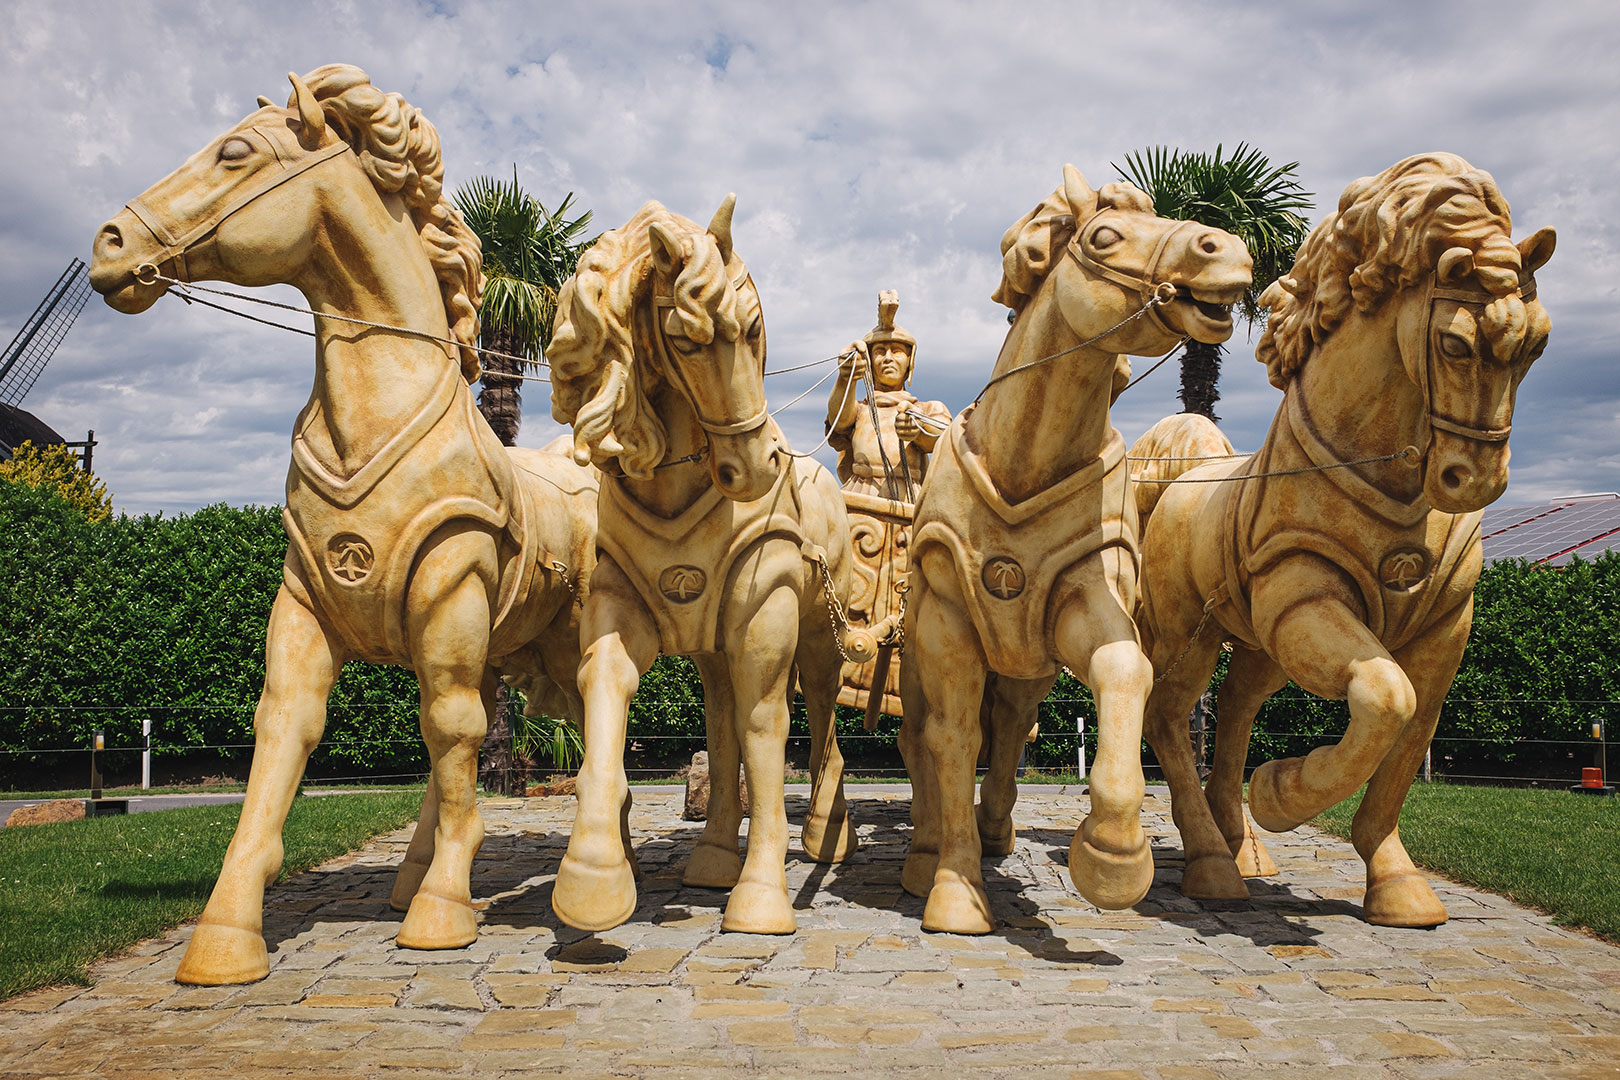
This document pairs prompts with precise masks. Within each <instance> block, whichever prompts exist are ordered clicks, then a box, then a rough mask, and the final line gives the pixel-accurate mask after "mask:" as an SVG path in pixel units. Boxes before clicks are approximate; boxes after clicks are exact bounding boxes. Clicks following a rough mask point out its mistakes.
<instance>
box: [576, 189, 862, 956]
mask: <svg viewBox="0 0 1620 1080" xmlns="http://www.w3.org/2000/svg"><path fill="white" fill-rule="evenodd" d="M734 204H735V197H733V196H728V197H727V198H726V200H725V201H724V202H723V203H722V205H721V207H720V209H719V211H718V212H717V213H716V214H715V215H714V220H713V221H712V222H711V223H710V224H709V226H708V228H707V229H705V228H704V227H703V226H700V225H697V224H695V223H694V222H691V221H688V220H687V219H686V218H683V217H681V216H679V215H677V214H673V213H671V212H670V211H668V210H666V209H665V208H664V207H663V206H661V205H659V204H658V203H656V202H649V203H647V204H646V205H645V206H643V207H642V208H641V209H640V210H638V211H637V212H636V214H635V216H634V217H632V218H631V219H630V221H629V222H628V223H626V224H625V226H624V227H623V228H620V229H614V230H612V231H610V232H608V233H605V234H604V235H603V236H602V237H601V239H599V240H598V241H597V242H596V244H595V245H594V246H593V247H592V248H591V249H590V250H589V251H587V252H586V253H585V255H584V256H583V257H582V258H581V260H580V263H579V269H578V271H577V272H576V273H575V275H574V276H573V277H572V278H570V279H569V280H568V281H567V282H566V283H564V285H563V288H562V291H561V293H560V294H559V298H558V305H557V321H556V325H555V328H554V333H553V335H552V342H551V346H550V348H549V349H548V350H547V357H548V359H549V361H550V363H551V372H552V399H551V410H552V416H553V417H555V418H556V419H557V421H558V422H560V423H565V424H571V425H572V426H573V429H574V458H575V460H576V461H579V462H581V463H584V462H588V461H594V462H595V463H596V465H597V466H598V467H600V468H601V470H602V472H603V478H602V494H601V502H600V505H599V519H600V528H599V531H598V534H597V546H598V550H599V559H600V561H599V562H598V563H597V567H596V572H595V575H594V577H593V578H592V583H591V594H590V598H589V599H588V600H587V601H586V604H585V611H584V616H583V619H582V623H581V635H580V642H581V647H582V649H583V652H584V659H583V660H582V661H581V663H580V668H579V685H580V689H581V692H582V693H583V695H584V699H585V760H584V763H583V765H582V766H581V767H580V772H579V780H578V788H577V796H578V800H579V804H578V811H577V814H576V816H575V819H574V829H573V834H572V835H571V837H570V838H569V842H568V852H567V854H566V855H565V856H564V857H563V860H562V865H561V866H560V867H559V869H558V872H557V882H556V888H555V890H554V893H553V898H552V907H553V908H554V909H555V911H556V912H557V915H558V916H559V917H560V918H561V919H562V920H563V921H564V922H566V923H568V924H569V925H570V926H574V927H577V928H579V929H583V930H603V929H606V928H608V927H612V926H616V925H618V924H619V923H621V922H623V921H625V920H626V919H627V918H629V917H630V914H631V912H632V911H634V909H635V905H636V886H635V877H634V875H635V866H634V854H633V852H632V851H631V848H630V838H629V831H628V828H627V826H626V824H625V822H626V818H627V815H628V813H629V808H630V791H629V788H628V786H627V784H626V780H625V773H624V741H625V726H626V723H627V716H628V708H629V703H630V698H631V695H633V694H634V693H635V691H636V684H637V681H638V680H639V679H640V677H641V675H642V674H643V673H645V672H646V671H647V669H648V668H649V667H650V666H651V665H652V662H653V660H654V659H655V658H656V656H657V654H658V653H659V652H660V651H662V652H665V653H668V654H671V655H684V656H691V657H692V658H693V659H694V660H695V661H696V663H697V667H698V671H699V673H700V674H701V676H702V680H703V696H704V705H705V712H706V717H707V734H708V746H709V755H710V756H709V760H710V764H711V772H710V775H711V778H712V784H713V788H712V798H711V802H710V804H709V816H708V821H707V824H706V825H705V827H704V830H703V833H702V835H701V836H700V837H699V839H698V842H697V846H696V848H695V850H694V851H693V853H692V856H691V859H690V860H689V862H688V863H687V866H686V871H685V878H684V880H685V883H686V884H688V885H695V886H705V887H713V888H730V889H731V890H732V891H731V896H730V898H729V900H728V902H727V904H726V911H725V916H724V919H723V921H722V924H721V925H722V927H723V928H724V929H726V930H732V931H742V932H747V933H767V934H785V933H792V932H793V930H794V929H795V926H796V921H795V918H794V914H793V906H792V904H791V902H790V901H789V899H788V892H787V877H786V873H785V871H784V859H785V858H786V855H787V846H788V832H787V817H786V814H785V811H784V805H783V791H782V783H783V767H784V752H785V747H786V741H787V734H788V704H789V698H790V695H791V693H792V690H793V685H794V682H793V679H794V669H795V667H796V668H797V672H798V682H799V685H800V687H801V688H802V690H803V692H804V700H805V707H806V710H807V712H808V715H809V721H810V729H811V740H812V741H811V773H812V789H811V796H810V811H809V816H808V818H807V819H806V821H805V824H804V828H803V831H802V842H803V844H804V849H805V851H806V853H807V854H809V855H810V857H811V858H813V859H817V860H820V861H838V860H841V859H844V858H846V857H847V856H848V855H849V854H850V853H851V852H853V851H854V849H855V834H854V831H853V830H852V829H851V827H850V822H849V819H848V815H847V813H846V808H845V802H844V792H843V758H842V756H841V755H840V754H839V751H838V744H837V740H836V738H835V736H834V731H833V703H834V701H835V699H836V698H837V696H838V688H839V681H840V679H839V676H840V669H841V659H840V652H841V648H843V650H844V651H846V652H847V651H848V650H847V648H844V647H843V646H841V644H840V641H839V638H838V636H837V634H836V633H835V630H834V626H833V622H832V617H831V616H832V612H830V611H829V606H831V607H832V608H833V610H834V611H836V610H839V609H840V607H841V605H842V604H843V603H844V601H845V599H846V598H847V596H848V593H849V575H850V563H851V560H852V556H851V554H850V547H849V526H848V523H847V521H846V518H845V513H844V503H843V499H842V498H841V496H840V494H839V490H838V484H837V482H836V481H834V480H833V478H832V476H831V475H830V474H829V473H828V472H827V471H826V470H825V469H824V468H822V467H821V466H819V465H817V464H815V463H814V462H812V461H808V460H805V459H796V458H795V457H794V455H793V454H792V453H791V451H789V449H788V447H787V444H786V440H785V439H784V437H783V436H782V433H781V431H780V430H779V429H778V428H777V426H776V423H775V422H774V421H773V420H772V419H771V416H770V413H769V412H768V411H767V409H766V406H765V391H764V385H763V379H762V376H763V374H764V363H765V326H764V322H763V318H762V312H761V307H760V299H759V293H758V291H757V290H756V289H755V287H754V283H753V279H752V278H751V277H750V276H749V273H748V268H747V266H746V265H744V263H743V261H742V259H741V258H740V257H739V256H738V255H737V254H736V252H735V251H734V250H733V248H732V238H731V216H732V208H733V206H734ZM830 601H831V605H830V604H829V602H830ZM867 659H870V656H868V657H867ZM739 755H740V756H741V759H742V765H743V767H744V769H745V770H746V773H747V781H748V791H749V796H750V803H751V809H750V814H751V816H750V824H749V831H748V858H747V861H746V862H743V861H742V860H741V859H740V858H739V857H738V849H737V844H738V831H739V829H740V827H741V823H742V812H741V804H740V800H739V793H738V790H737V776H738V758H739Z"/></svg>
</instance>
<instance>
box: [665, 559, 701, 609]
mask: <svg viewBox="0 0 1620 1080" xmlns="http://www.w3.org/2000/svg"><path fill="white" fill-rule="evenodd" d="M707 582H708V579H707V578H706V577H705V576H704V574H703V571H702V570H699V569H698V568H697V567H695V566H671V567H669V568H668V569H666V570H665V571H664V572H663V573H662V574H659V575H658V591H659V592H661V593H663V594H664V595H665V596H667V597H669V598H670V599H671V600H673V601H675V602H676V603H677V604H684V603H687V602H688V601H690V600H693V599H695V598H696V597H697V596H698V595H699V594H701V593H702V592H703V586H704V585H705V584H707Z"/></svg>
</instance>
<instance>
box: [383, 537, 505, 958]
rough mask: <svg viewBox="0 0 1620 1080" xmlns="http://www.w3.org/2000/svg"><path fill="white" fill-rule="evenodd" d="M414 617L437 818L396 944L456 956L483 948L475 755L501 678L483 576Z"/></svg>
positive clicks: (424, 573) (431, 564)
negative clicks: (492, 660)
mask: <svg viewBox="0 0 1620 1080" xmlns="http://www.w3.org/2000/svg"><path fill="white" fill-rule="evenodd" d="M464 547H465V545H463V544H461V543H455V542H451V543H447V544H445V545H444V546H443V547H441V548H439V549H438V550H436V551H434V552H433V553H432V554H430V555H429V556H428V558H427V559H424V560H423V563H422V565H421V566H419V567H418V570H417V574H418V576H419V577H429V576H430V575H431V574H432V571H433V569H434V568H435V565H444V563H445V562H449V563H451V564H452V565H453V564H454V560H455V556H456V554H457V552H458V550H459V549H463V548H464ZM441 552H442V553H443V554H442V556H441V554H440V553H441ZM441 559H442V560H443V561H442V562H441ZM415 608H416V605H415V604H412V605H411V606H410V608H408V609H407V613H406V632H407V634H408V635H409V639H410V645H411V655H412V656H413V657H415V658H416V679H417V683H418V686H419V690H420V693H421V699H422V738H423V740H424V741H425V742H426V743H427V749H428V759H429V761H431V762H432V768H433V787H434V788H435V789H436V790H437V792H438V798H437V802H438V807H439V813H438V823H437V825H436V827H435V828H434V830H433V861H432V862H431V863H430V864H429V865H428V869H427V873H426V874H424V875H423V877H422V882H421V886H420V887H419V888H418V889H417V890H416V895H415V896H414V897H412V898H411V903H410V908H409V909H408V910H407V911H406V912H405V918H404V920H403V921H402V922H401V923H400V925H399V934H398V935H397V936H396V937H395V939H394V940H395V941H396V942H397V943H398V944H399V946H400V947H401V948H405V949H459V948H461V947H463V946H465V945H471V944H472V943H473V942H474V941H476V940H477V939H478V914H477V912H476V911H475V910H474V909H473V906H472V889H471V880H472V862H473V857H474V856H475V855H477V854H478V848H479V847H480V846H481V845H482V844H483V842H484V819H483V818H482V817H481V816H480V815H479V813H478V748H479V747H480V746H482V745H483V742H484V735H485V734H486V732H487V731H488V730H489V712H490V708H491V706H492V705H493V703H494V697H495V672H494V671H493V670H491V669H490V668H489V667H488V666H487V665H486V662H485V661H486V658H487V656H488V650H489V625H490V603H489V590H488V587H487V586H486V584H485V580H484V578H483V576H482V575H480V574H478V573H476V572H468V573H466V574H465V576H464V577H462V579H461V581H460V582H459V583H457V584H456V585H455V587H454V588H452V589H450V590H449V591H448V592H446V593H444V594H442V595H439V596H437V597H435V598H434V601H433V602H432V603H428V604H424V605H423V606H422V608H421V610H420V613H418V611H416V610H413V609H415Z"/></svg>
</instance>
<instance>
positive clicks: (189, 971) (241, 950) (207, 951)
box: [174, 922, 270, 986]
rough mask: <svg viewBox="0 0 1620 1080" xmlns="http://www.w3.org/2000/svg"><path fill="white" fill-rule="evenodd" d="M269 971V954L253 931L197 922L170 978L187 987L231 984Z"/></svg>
mask: <svg viewBox="0 0 1620 1080" xmlns="http://www.w3.org/2000/svg"><path fill="white" fill-rule="evenodd" d="M268 974H270V953H269V951H268V950H267V949H266V948H265V947H264V936H263V935H262V934H260V933H259V932H258V931H257V930H248V929H245V928H244V927H240V926H228V925H226V924H225V923H217V922H199V923H198V924H197V929H196V930H195V931H194V932H193V933H192V935H191V943H190V944H189V945H187V946H186V955H185V956H183V957H181V958H180V970H178V971H176V972H175V973H174V981H175V982H177V983H185V984H186V985H188V986H234V985H236V984H237V983H250V982H258V981H259V980H260V979H262V978H264V977H265V976H266V975H268Z"/></svg>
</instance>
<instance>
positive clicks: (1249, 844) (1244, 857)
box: [1232, 835, 1277, 877]
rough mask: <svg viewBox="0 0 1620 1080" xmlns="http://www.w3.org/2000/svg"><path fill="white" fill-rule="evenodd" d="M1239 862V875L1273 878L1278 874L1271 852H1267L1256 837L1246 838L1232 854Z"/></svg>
mask: <svg viewBox="0 0 1620 1080" xmlns="http://www.w3.org/2000/svg"><path fill="white" fill-rule="evenodd" d="M1232 857H1233V858H1234V859H1235V860H1236V861H1237V868H1238V873H1240V874H1242V875H1243V876H1244V877H1273V876H1275V875H1276V873H1277V864H1276V863H1275V862H1272V860H1271V852H1269V851H1267V850H1266V845H1264V844H1262V843H1261V842H1260V841H1259V840H1257V839H1255V838H1254V836H1252V835H1250V836H1245V837H1244V838H1243V843H1242V844H1240V845H1239V846H1238V849H1237V850H1236V851H1234V852H1233V853H1232Z"/></svg>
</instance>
